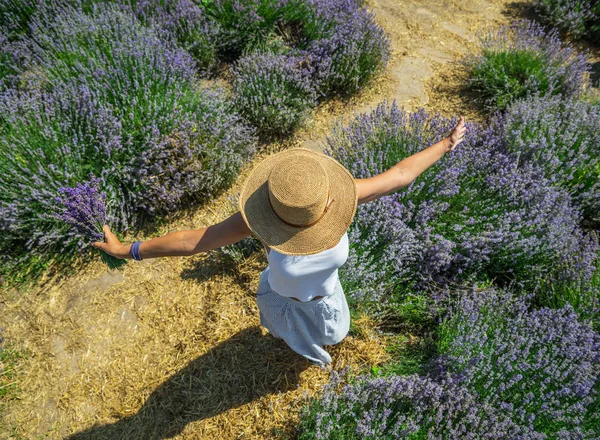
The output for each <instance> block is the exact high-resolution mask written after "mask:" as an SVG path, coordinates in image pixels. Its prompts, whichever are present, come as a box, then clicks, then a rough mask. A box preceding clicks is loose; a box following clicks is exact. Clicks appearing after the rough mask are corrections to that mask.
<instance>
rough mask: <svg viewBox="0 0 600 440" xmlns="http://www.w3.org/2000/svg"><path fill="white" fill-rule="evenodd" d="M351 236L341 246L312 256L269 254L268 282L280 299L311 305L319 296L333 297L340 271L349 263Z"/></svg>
mask: <svg viewBox="0 0 600 440" xmlns="http://www.w3.org/2000/svg"><path fill="white" fill-rule="evenodd" d="M348 250H349V244H348V234H347V233H346V234H344V235H343V236H342V238H341V239H340V241H339V243H338V244H337V245H335V246H334V247H332V248H330V249H326V250H324V251H321V252H319V253H316V254H312V255H302V256H297V255H285V254H282V253H279V252H277V251H276V250H274V249H271V250H270V251H269V252H267V260H268V261H269V266H268V267H267V272H268V281H269V285H270V286H271V289H273V291H275V292H277V293H278V294H279V295H282V296H287V297H293V298H298V299H299V300H300V301H303V302H306V301H310V300H311V299H313V298H314V297H316V296H329V295H331V294H332V293H333V292H334V290H335V287H336V285H337V283H338V280H339V278H338V268H339V267H341V266H342V265H343V264H344V263H345V262H346V260H347V259H348Z"/></svg>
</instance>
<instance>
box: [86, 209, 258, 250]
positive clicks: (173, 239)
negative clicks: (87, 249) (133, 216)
mask: <svg viewBox="0 0 600 440" xmlns="http://www.w3.org/2000/svg"><path fill="white" fill-rule="evenodd" d="M251 233H252V232H251V231H250V229H249V228H248V225H246V222H244V219H243V218H242V215H241V214H240V213H239V212H236V213H235V214H233V215H232V216H231V217H229V218H228V219H226V220H223V221H222V222H220V223H217V224H215V225H212V226H208V227H206V228H202V229H194V230H187V231H175V232H169V233H168V234H166V235H163V236H162V237H157V238H153V239H152V240H148V241H144V242H142V244H141V245H140V249H139V251H140V255H141V257H142V258H143V259H147V258H157V257H181V256H190V255H194V254H198V253H200V252H206V251H209V250H212V249H217V248H220V247H223V246H226V245H228V244H233V243H236V242H238V241H240V240H243V239H244V238H246V237H248V236H249V235H250V234H251ZM104 240H105V242H104V243H102V242H94V243H92V245H93V246H94V247H97V248H98V249H102V250H103V251H104V252H106V253H107V254H110V255H112V256H114V257H117V258H122V259H127V258H131V254H130V250H131V244H123V243H121V242H120V241H119V239H118V238H117V237H116V236H115V234H113V233H112V232H111V230H110V229H109V227H108V226H107V225H104Z"/></svg>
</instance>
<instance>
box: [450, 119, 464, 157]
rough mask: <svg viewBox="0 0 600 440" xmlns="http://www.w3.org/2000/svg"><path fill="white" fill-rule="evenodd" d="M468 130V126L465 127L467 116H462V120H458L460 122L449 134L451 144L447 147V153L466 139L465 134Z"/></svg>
mask: <svg viewBox="0 0 600 440" xmlns="http://www.w3.org/2000/svg"><path fill="white" fill-rule="evenodd" d="M466 132H467V127H465V118H463V117H462V116H461V117H460V120H459V121H458V124H457V125H456V127H454V130H452V132H451V133H450V135H449V136H448V139H449V140H450V145H449V146H448V148H447V149H446V153H448V152H450V151H452V150H454V149H455V148H456V146H457V145H458V144H460V143H461V142H462V141H463V140H464V139H463V136H464V135H465V133H466Z"/></svg>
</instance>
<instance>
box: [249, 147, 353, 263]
mask: <svg viewBox="0 0 600 440" xmlns="http://www.w3.org/2000/svg"><path fill="white" fill-rule="evenodd" d="M357 203H358V191H357V188H356V184H355V182H354V178H353V177H352V174H350V172H349V171H348V170H347V169H346V168H344V167H343V166H342V165H341V164H340V163H339V162H337V161H336V160H335V159H333V158H332V157H329V156H327V155H325V154H323V153H319V152H316V151H312V150H308V149H306V148H290V149H287V150H284V151H281V152H279V153H276V154H273V155H271V156H269V157H267V158H265V159H263V160H262V161H260V162H259V163H258V164H256V165H255V167H254V168H253V169H252V172H251V173H250V175H249V176H248V178H247V180H246V183H245V184H244V186H243V188H242V191H241V193H240V200H239V208H240V212H241V214H242V217H243V219H244V221H245V222H246V224H247V225H248V227H249V228H250V230H251V231H252V233H253V234H254V235H255V236H256V237H257V238H258V239H259V240H261V241H262V242H263V243H265V244H266V245H267V246H269V247H270V248H271V249H275V250H276V251H278V252H280V253H282V254H286V255H311V254H316V253H317V252H321V251H324V250H327V249H330V248H331V247H333V246H335V245H336V244H337V243H339V241H340V238H341V237H342V236H343V235H344V234H345V232H346V230H347V229H348V227H349V226H350V223H351V222H352V218H353V217H354V213H355V212H356V205H357Z"/></svg>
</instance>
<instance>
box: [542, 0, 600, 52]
mask: <svg viewBox="0 0 600 440" xmlns="http://www.w3.org/2000/svg"><path fill="white" fill-rule="evenodd" d="M533 5H534V7H535V9H536V11H537V12H538V13H539V14H540V16H541V17H542V19H543V20H544V21H545V22H546V23H548V24H551V25H552V26H555V27H557V28H558V29H560V30H561V31H563V32H565V33H567V34H568V35H570V36H571V37H573V38H584V37H589V38H591V39H593V40H594V39H595V40H596V42H600V40H599V38H600V3H598V2H597V1H594V0H535V1H534V2H533Z"/></svg>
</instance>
